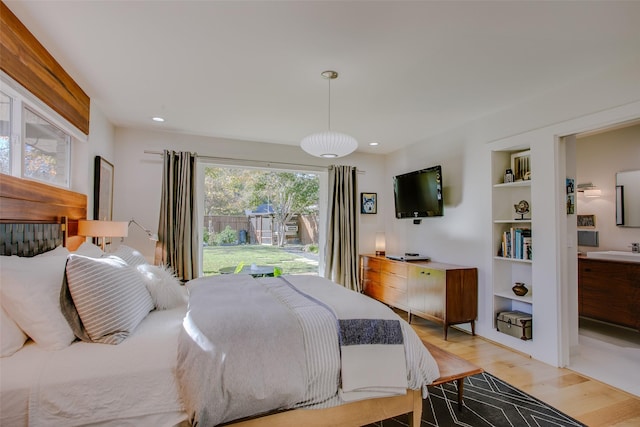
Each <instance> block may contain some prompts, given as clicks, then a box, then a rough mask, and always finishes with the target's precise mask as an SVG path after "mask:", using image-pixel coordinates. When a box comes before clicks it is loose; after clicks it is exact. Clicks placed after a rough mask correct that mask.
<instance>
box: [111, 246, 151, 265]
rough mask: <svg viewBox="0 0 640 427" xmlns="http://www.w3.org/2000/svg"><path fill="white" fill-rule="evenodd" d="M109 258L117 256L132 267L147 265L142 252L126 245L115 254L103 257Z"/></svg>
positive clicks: (119, 247)
mask: <svg viewBox="0 0 640 427" xmlns="http://www.w3.org/2000/svg"><path fill="white" fill-rule="evenodd" d="M107 256H117V257H118V258H122V260H123V261H124V262H126V263H127V264H128V265H130V266H132V267H136V266H138V265H144V264H147V259H146V258H145V257H144V255H142V254H141V253H140V251H138V250H136V249H133V248H130V247H129V246H125V245H120V246H118V249H116V250H115V251H114V252H112V253H107V254H104V255H103V257H107Z"/></svg>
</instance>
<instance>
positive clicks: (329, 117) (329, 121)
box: [327, 78, 331, 130]
mask: <svg viewBox="0 0 640 427" xmlns="http://www.w3.org/2000/svg"><path fill="white" fill-rule="evenodd" d="M327 80H329V108H328V109H329V112H328V114H327V117H328V120H327V121H328V123H329V130H331V79H330V78H329V79H327Z"/></svg>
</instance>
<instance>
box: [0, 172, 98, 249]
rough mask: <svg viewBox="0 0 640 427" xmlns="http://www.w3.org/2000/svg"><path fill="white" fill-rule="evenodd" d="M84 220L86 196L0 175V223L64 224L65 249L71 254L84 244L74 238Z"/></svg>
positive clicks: (80, 239)
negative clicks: (70, 251) (71, 251)
mask: <svg viewBox="0 0 640 427" xmlns="http://www.w3.org/2000/svg"><path fill="white" fill-rule="evenodd" d="M86 218H87V196H86V195H84V194H82V193H76V192H75V191H70V190H66V189H64V188H60V187H54V186H51V185H48V184H44V183H41V182H36V181H30V180H28V179H22V178H16V177H14V176H11V175H6V174H3V173H0V223H29V222H34V223H42V222H44V223H55V222H64V223H65V225H66V230H65V240H66V242H65V245H66V246H67V247H68V248H69V249H70V250H75V249H76V248H77V247H78V246H80V244H82V242H84V241H85V240H86V239H85V237H83V236H78V235H77V234H78V220H80V219H86Z"/></svg>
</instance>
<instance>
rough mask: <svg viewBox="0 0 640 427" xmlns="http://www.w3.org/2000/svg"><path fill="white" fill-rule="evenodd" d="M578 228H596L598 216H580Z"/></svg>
mask: <svg viewBox="0 0 640 427" xmlns="http://www.w3.org/2000/svg"><path fill="white" fill-rule="evenodd" d="M578 227H580V228H596V216H595V215H578Z"/></svg>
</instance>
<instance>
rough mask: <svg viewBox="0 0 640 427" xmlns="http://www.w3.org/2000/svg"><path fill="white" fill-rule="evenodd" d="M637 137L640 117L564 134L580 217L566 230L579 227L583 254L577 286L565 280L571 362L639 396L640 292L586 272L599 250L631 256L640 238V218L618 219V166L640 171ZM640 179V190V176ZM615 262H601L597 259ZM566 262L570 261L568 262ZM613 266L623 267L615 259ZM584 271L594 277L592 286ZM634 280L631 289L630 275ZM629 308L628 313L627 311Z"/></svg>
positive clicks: (573, 277) (573, 217)
mask: <svg viewBox="0 0 640 427" xmlns="http://www.w3.org/2000/svg"><path fill="white" fill-rule="evenodd" d="M639 141H640V120H635V121H632V122H626V123H622V124H620V125H617V126H613V127H608V128H606V129H601V130H595V131H590V132H583V133H580V134H576V135H571V136H569V137H565V138H564V143H565V144H566V153H567V156H566V163H567V164H566V169H567V176H571V172H572V171H574V175H573V176H575V187H574V188H575V193H574V200H575V215H568V224H567V233H568V234H572V233H575V234H574V235H575V239H571V238H569V243H571V242H572V240H573V241H574V242H575V243H576V244H575V245H574V246H575V247H576V248H577V256H578V262H577V270H578V272H577V273H573V274H571V272H569V274H568V279H569V282H571V280H573V281H574V282H577V285H576V286H574V287H572V286H571V283H569V285H568V288H569V289H575V290H577V295H576V292H569V298H570V301H569V303H570V306H571V305H574V307H575V308H576V309H577V310H569V311H570V312H571V311H573V313H574V315H575V314H577V319H575V318H573V319H569V325H570V326H569V327H576V326H577V330H578V334H577V340H576V342H572V346H571V351H570V356H569V364H568V366H567V367H568V368H569V369H572V370H575V371H577V372H580V373H581V374H584V375H587V376H590V377H592V378H595V379H598V380H601V381H603V382H605V383H607V384H611V385H613V386H615V387H617V388H620V389H623V390H625V391H628V392H630V393H633V394H635V395H640V332H639V329H640V318H638V311H637V310H638V306H639V305H640V301H637V299H638V298H640V293H638V292H637V289H636V290H635V291H633V290H631V292H630V293H627V294H626V295H625V292H626V291H625V288H624V286H626V285H625V282H624V281H625V280H626V279H625V278H623V279H620V281H619V280H618V279H616V278H615V276H614V275H608V276H607V275H606V274H605V275H604V276H602V278H598V279H595V280H593V277H597V276H583V275H585V274H589V275H591V274H592V273H593V272H592V269H593V267H592V266H591V265H590V264H589V262H592V261H590V260H591V259H592V258H594V257H597V256H599V253H602V252H615V253H618V252H619V253H629V254H631V244H632V243H633V242H638V241H640V224H637V225H636V224H624V225H623V224H620V216H619V214H620V188H619V187H620V185H618V183H617V181H616V175H617V174H619V173H620V172H626V171H632V170H640V142H639ZM637 185H638V187H639V188H640V182H638V183H637ZM629 190H630V189H629ZM569 246H570V247H571V246H572V245H571V244H569ZM590 252H592V254H591V255H594V257H591V256H589V253H590ZM570 254H571V251H570V252H569V255H568V256H570ZM581 259H582V263H581ZM624 261H625V262H627V260H624ZM615 262H618V261H616V260H610V261H602V260H601V261H599V262H597V265H598V266H606V265H607V264H609V263H615ZM567 263H568V264H569V265H572V262H571V260H568V261H567ZM573 265H576V264H573ZM611 267H612V268H614V271H617V270H619V269H616V267H615V264H614V265H611ZM581 277H582V283H581V279H580V278H581ZM585 277H589V279H588V280H589V282H588V284H586V282H587V279H585ZM625 277H626V276H625ZM629 279H631V278H629ZM636 280H637V278H636ZM629 282H630V283H629V286H630V287H632V286H633V283H631V282H632V280H629ZM593 286H595V287H600V286H602V294H601V297H593V296H592V293H593ZM635 286H636V288H637V282H636V284H635ZM575 298H577V299H578V300H577V303H576V302H575ZM603 298H610V301H604V300H603ZM634 299H635V300H636V301H634ZM625 307H626V308H628V312H629V315H624V313H622V312H623V311H624V310H625ZM576 312H577V313H576ZM609 313H610V314H609ZM572 316H573V315H572Z"/></svg>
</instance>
